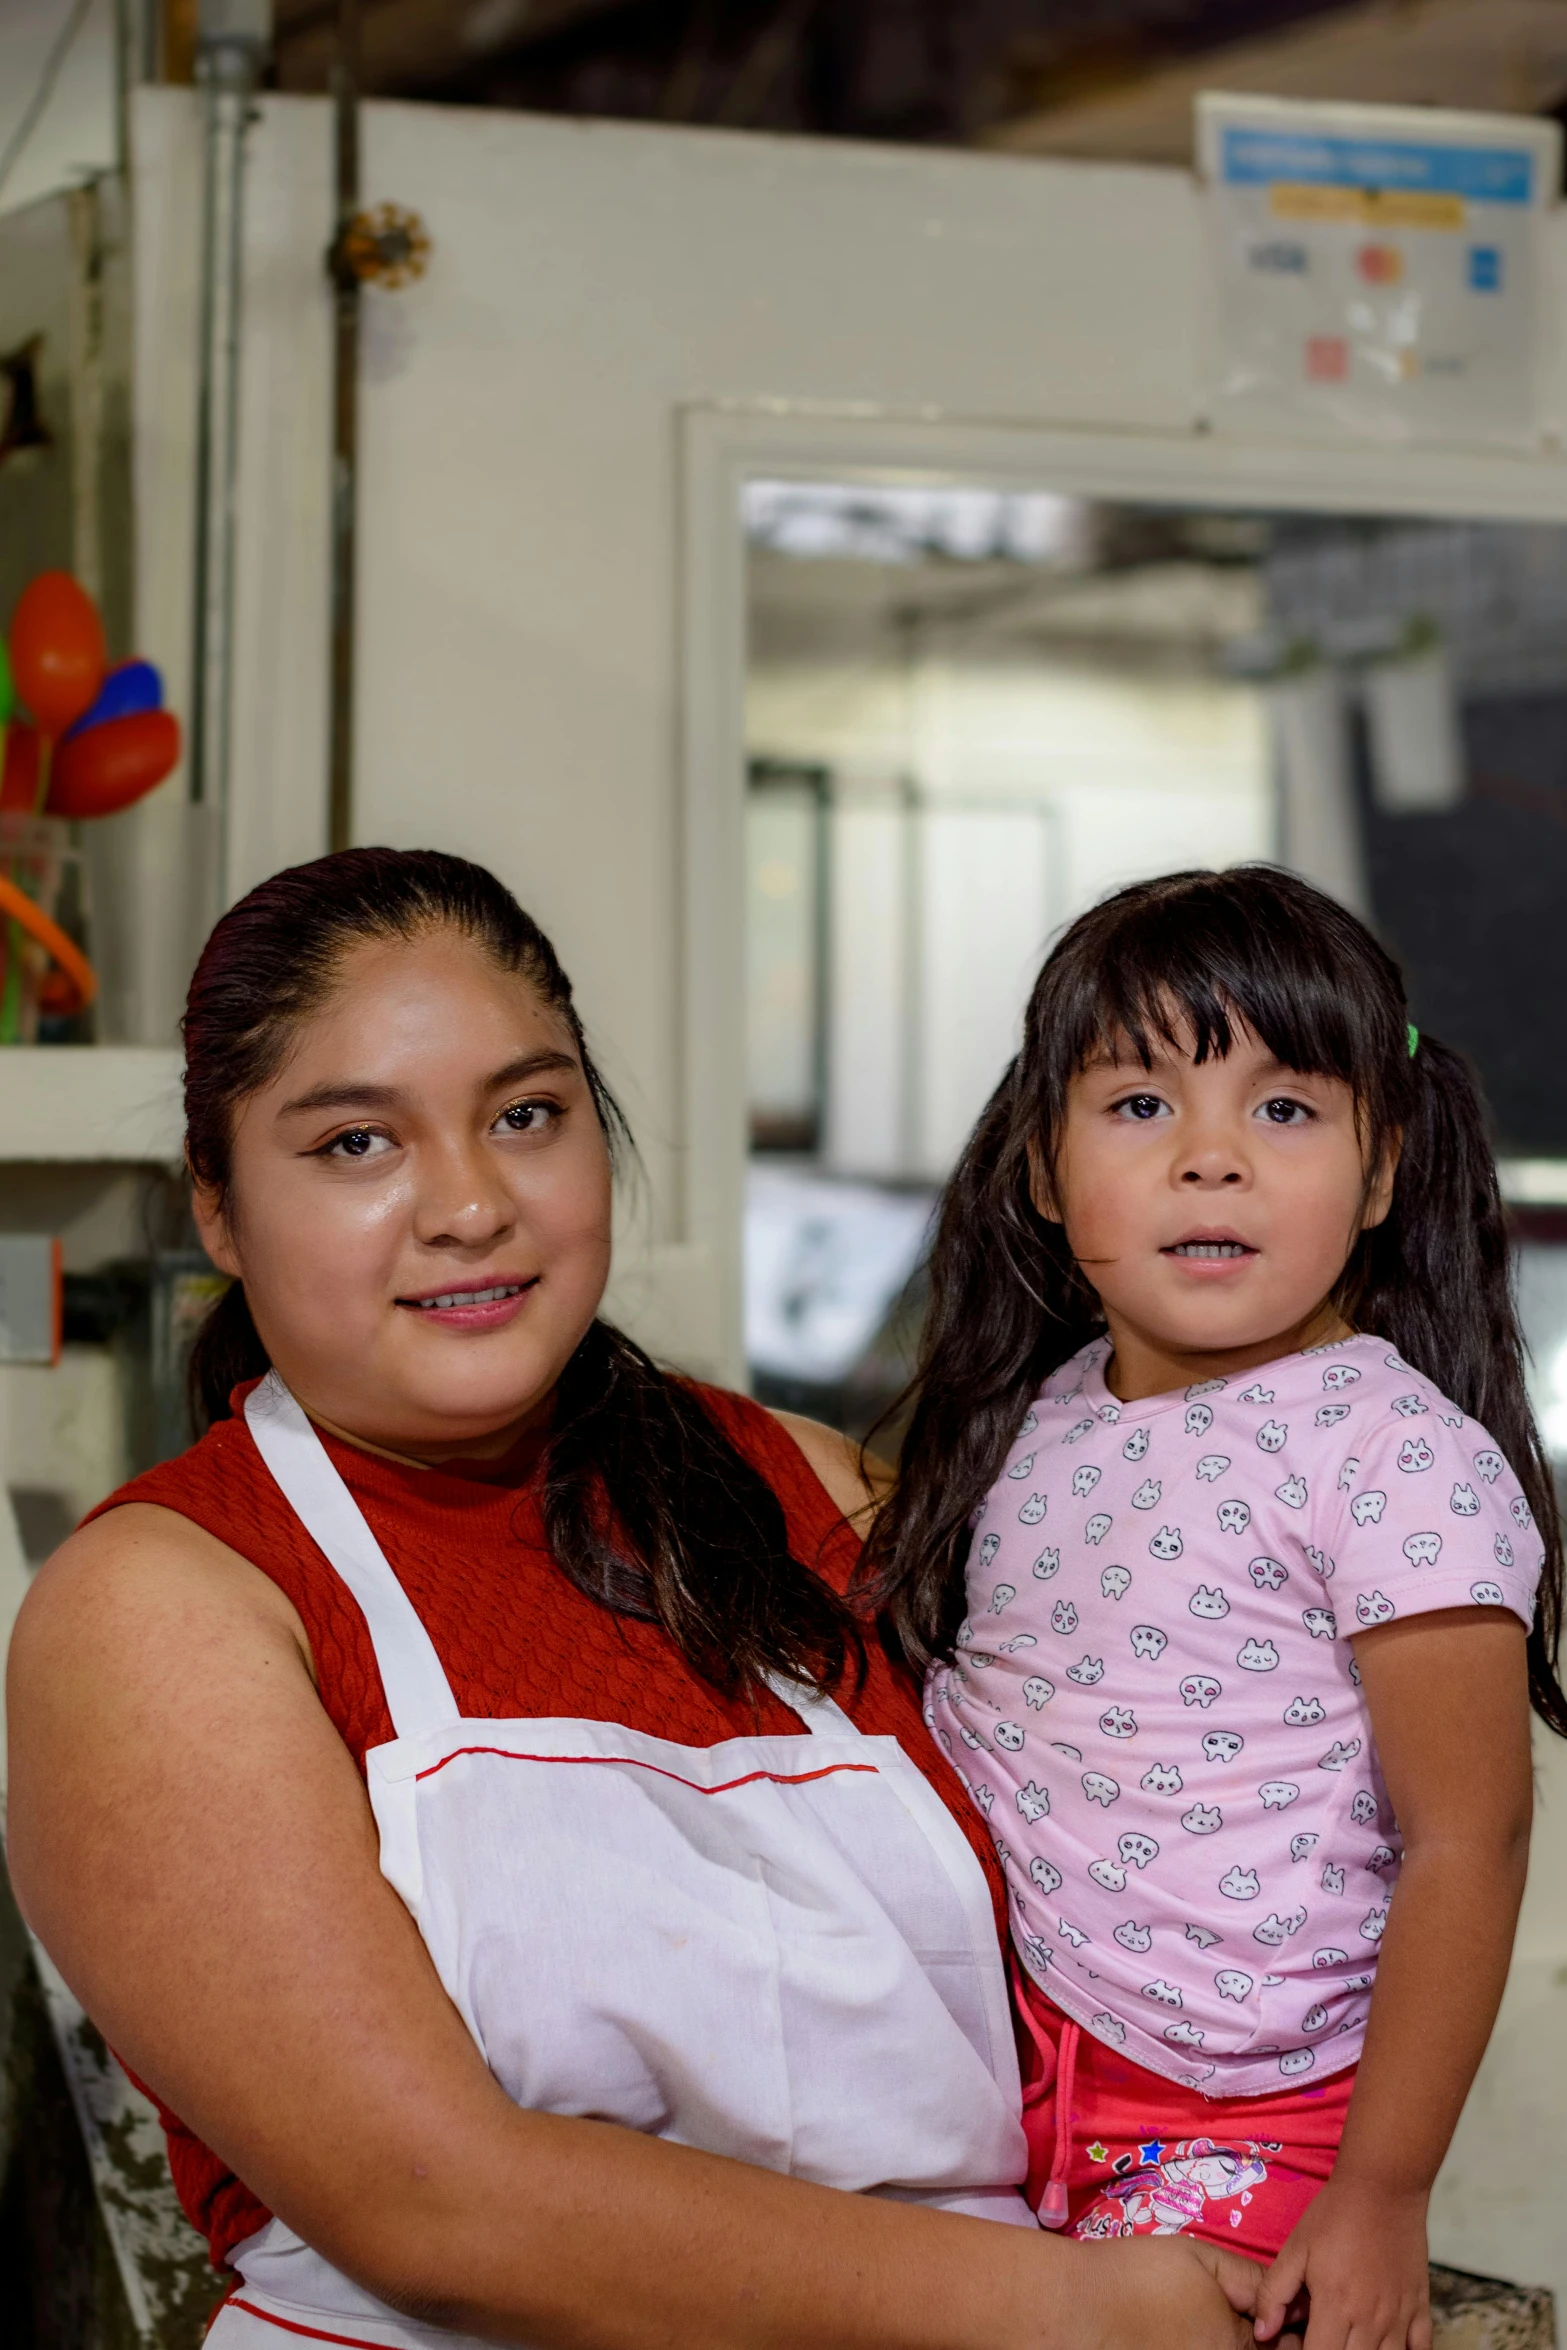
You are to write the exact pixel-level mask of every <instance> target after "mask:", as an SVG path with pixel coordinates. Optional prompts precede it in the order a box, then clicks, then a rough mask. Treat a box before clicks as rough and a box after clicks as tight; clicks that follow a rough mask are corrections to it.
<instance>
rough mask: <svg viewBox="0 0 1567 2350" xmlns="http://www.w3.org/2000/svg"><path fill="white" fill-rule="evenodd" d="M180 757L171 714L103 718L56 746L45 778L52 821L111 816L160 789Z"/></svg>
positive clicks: (155, 712) (176, 724)
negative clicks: (73, 817) (61, 817)
mask: <svg viewBox="0 0 1567 2350" xmlns="http://www.w3.org/2000/svg"><path fill="white" fill-rule="evenodd" d="M179 755H180V722H179V720H178V719H177V718H176V717H175V715H174V713H173V711H172V710H137V711H135V712H134V713H133V715H132V716H131V717H129V718H106V719H105V720H104V722H103V724H102V725H101V726H89V727H88V729H87V731H86V733H85V734H73V735H72V736H71V738H70V740H69V741H68V742H63V743H61V744H60V745H59V747H58V749H57V750H56V752H55V755H54V766H53V769H52V770H51V772H50V776H49V814H50V815H51V816H113V815H115V814H117V812H118V811H119V810H120V809H121V808H128V807H129V806H130V804H131V802H132V801H133V800H139V799H140V798H141V796H142V794H143V792H149V791H151V790H152V788H153V786H154V784H158V783H161V782H162V781H163V779H164V777H165V776H166V775H167V774H168V773H169V771H170V769H171V768H172V767H173V766H174V764H175V762H176V760H177V759H178V758H179Z"/></svg>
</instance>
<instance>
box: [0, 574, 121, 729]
mask: <svg viewBox="0 0 1567 2350" xmlns="http://www.w3.org/2000/svg"><path fill="white" fill-rule="evenodd" d="M108 667H109V652H108V647H107V646H106V645H105V643H104V641H103V622H102V621H101V620H100V619H99V617H98V607H97V605H96V604H95V603H94V602H93V600H92V598H91V596H90V595H89V594H88V593H87V590H86V589H85V588H84V587H82V586H81V585H80V584H79V583H78V582H77V581H76V580H74V579H73V578H72V577H71V575H70V573H69V572H68V571H41V572H40V573H39V574H38V577H37V578H36V579H35V580H31V581H30V582H29V583H28V585H27V586H26V587H25V588H23V590H22V592H21V595H20V596H19V597H18V598H17V603H16V610H15V612H14V613H13V614H12V616H11V673H12V675H13V677H14V678H15V680H16V690H17V693H18V695H19V696H20V698H21V699H22V700H23V701H24V702H25V703H26V704H27V707H28V709H29V710H30V711H31V712H32V714H33V717H34V718H35V719H36V720H37V722H38V731H39V732H40V734H48V735H62V734H64V732H65V730H66V728H67V727H68V726H73V725H74V724H75V723H76V721H77V719H78V718H80V717H81V715H82V713H83V712H84V711H86V710H90V709H91V708H92V705H93V703H94V702H95V701H96V700H97V699H98V689H99V687H100V686H101V685H102V683H103V681H104V676H105V674H106V672H107V670H108Z"/></svg>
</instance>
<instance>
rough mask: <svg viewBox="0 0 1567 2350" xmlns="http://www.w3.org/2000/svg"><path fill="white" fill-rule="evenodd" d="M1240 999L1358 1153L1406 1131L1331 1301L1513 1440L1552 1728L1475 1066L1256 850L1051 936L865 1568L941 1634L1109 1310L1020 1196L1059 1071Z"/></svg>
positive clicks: (1303, 888)
mask: <svg viewBox="0 0 1567 2350" xmlns="http://www.w3.org/2000/svg"><path fill="white" fill-rule="evenodd" d="M1236 1020H1240V1021H1243V1022H1244V1023H1245V1025H1246V1026H1247V1027H1248V1028H1249V1029H1250V1030H1252V1032H1253V1033H1254V1034H1255V1035H1256V1036H1258V1037H1260V1038H1261V1040H1262V1042H1263V1043H1264V1044H1265V1045H1266V1046H1267V1047H1268V1049H1269V1051H1270V1052H1272V1053H1274V1054H1275V1055H1276V1056H1277V1058H1278V1059H1279V1060H1280V1061H1281V1062H1282V1063H1283V1064H1284V1066H1285V1067H1286V1068H1289V1069H1298V1070H1299V1071H1300V1072H1301V1073H1302V1075H1312V1074H1315V1075H1324V1076H1330V1077H1338V1078H1342V1079H1343V1080H1344V1082H1345V1083H1346V1084H1348V1085H1350V1086H1351V1087H1353V1089H1354V1093H1355V1099H1356V1103H1357V1106H1358V1110H1359V1116H1360V1124H1361V1132H1362V1138H1363V1143H1364V1148H1365V1154H1366V1165H1367V1168H1368V1170H1375V1169H1376V1168H1377V1167H1378V1166H1379V1165H1380V1164H1381V1162H1382V1157H1383V1153H1384V1151H1385V1150H1386V1148H1387V1147H1388V1145H1389V1143H1390V1142H1391V1141H1392V1140H1393V1138H1394V1137H1400V1138H1401V1154H1400V1157H1399V1162H1398V1173H1397V1177H1396V1179H1395V1182H1394V1187H1393V1203H1392V1207H1391V1209H1390V1211H1389V1213H1388V1215H1387V1217H1386V1219H1385V1220H1384V1221H1383V1222H1382V1223H1381V1224H1378V1225H1376V1226H1374V1227H1373V1228H1372V1229H1371V1230H1370V1231H1368V1232H1365V1233H1363V1234H1362V1235H1361V1237H1360V1239H1359V1240H1358V1241H1357V1242H1356V1245H1355V1248H1354V1250H1353V1252H1352V1254H1351V1256H1350V1259H1349V1262H1348V1264H1347V1265H1346V1266H1345V1268H1344V1272H1343V1275H1342V1277H1341V1279H1340V1281H1339V1284H1338V1288H1337V1291H1336V1292H1335V1302H1336V1303H1337V1305H1338V1306H1339V1309H1340V1311H1341V1312H1342V1314H1343V1315H1344V1317H1345V1319H1346V1320H1347V1321H1348V1322H1349V1323H1351V1324H1352V1325H1353V1326H1354V1327H1355V1328H1357V1329H1361V1330H1367V1331H1372V1332H1375V1334H1376V1335H1377V1336H1378V1337H1381V1338H1386V1339H1389V1340H1391V1341H1392V1343H1393V1345H1394V1346H1395V1347H1396V1348H1397V1350H1398V1352H1399V1354H1400V1355H1402V1356H1403V1358H1404V1360H1405V1361H1406V1362H1407V1363H1409V1364H1410V1365H1411V1366H1412V1367H1413V1368H1414V1369H1416V1370H1418V1371H1421V1372H1424V1373H1425V1375H1426V1376H1427V1377H1428V1378H1429V1379H1431V1380H1433V1381H1434V1382H1435V1384H1436V1385H1437V1386H1438V1387H1440V1388H1441V1389H1442V1391H1443V1393H1444V1394H1445V1395H1447V1396H1448V1397H1450V1398H1451V1400H1452V1401H1453V1402H1454V1403H1455V1404H1457V1405H1458V1406H1459V1408H1460V1410H1462V1411H1464V1412H1467V1413H1468V1414H1469V1415H1470V1417H1471V1418H1473V1419H1476V1420H1478V1421H1480V1422H1481V1424H1482V1425H1483V1426H1484V1427H1485V1428H1486V1429H1487V1430H1488V1431H1489V1433H1490V1435H1491V1436H1492V1437H1493V1438H1494V1439H1495V1441H1496V1443H1497V1444H1498V1445H1499V1446H1500V1447H1501V1450H1502V1451H1503V1452H1504V1453H1505V1454H1506V1456H1507V1459H1508V1460H1509V1462H1510V1463H1511V1465H1512V1468H1513V1472H1514V1474H1515V1475H1516V1477H1517V1479H1518V1482H1519V1484H1520V1485H1521V1486H1522V1487H1523V1490H1524V1493H1525V1495H1526V1496H1527V1499H1528V1502H1529V1507H1530V1509H1531V1510H1532V1512H1533V1514H1534V1519H1535V1524H1536V1526H1537V1527H1538V1529H1539V1533H1540V1538H1541V1541H1542V1543H1543V1544H1544V1548H1545V1568H1544V1573H1543V1575H1542V1577H1541V1581H1540V1594H1539V1604H1538V1610H1537V1613H1536V1616H1535V1621H1534V1626H1533V1629H1532V1630H1531V1632H1530V1634H1529V1693H1530V1698H1531V1701H1532V1703H1533V1705H1534V1708H1535V1711H1536V1712H1537V1713H1538V1714H1539V1715H1540V1717H1541V1719H1542V1720H1543V1721H1545V1722H1548V1723H1549V1724H1550V1726H1551V1728H1552V1729H1553V1730H1556V1731H1559V1732H1560V1733H1561V1734H1562V1735H1564V1736H1567V1695H1564V1694H1563V1691H1562V1688H1561V1685H1560V1683H1559V1681H1558V1679H1557V1673H1556V1650H1557V1639H1558V1635H1559V1631H1560V1625H1561V1613H1562V1535H1561V1525H1560V1520H1559V1518H1558V1514H1557V1505H1556V1495H1555V1490H1554V1487H1553V1484H1552V1479H1551V1472H1550V1469H1549V1466H1548V1464H1547V1462H1546V1458H1545V1454H1544V1452H1543V1450H1542V1448H1541V1444H1540V1439H1539V1435H1538V1433H1537V1431H1536V1429H1535V1425H1534V1420H1533V1417H1532V1416H1531V1413H1530V1410H1529V1401H1528V1396H1527V1393H1526V1390H1525V1386H1524V1370H1523V1342H1522V1338H1521V1335H1520V1332H1519V1328H1518V1319H1517V1315H1516V1313H1515V1311H1514V1306H1513V1297H1512V1287H1511V1280H1510V1268H1509V1253H1508V1243H1507V1228H1506V1223H1505V1220H1504V1217H1503V1212H1502V1202H1501V1195H1500V1193H1499V1191H1498V1189H1497V1181H1496V1166H1495V1162H1494V1160H1493V1158H1492V1155H1491V1146H1490V1141H1489V1138H1488V1134H1487V1121H1486V1112H1485V1105H1484V1102H1483V1101H1482V1098H1481V1095H1480V1090H1479V1087H1478V1085H1477V1083H1476V1081H1475V1078H1474V1075H1473V1073H1472V1071H1471V1070H1470V1068H1469V1065H1468V1063H1467V1062H1466V1061H1464V1060H1463V1059H1462V1058H1461V1057H1460V1055H1459V1054H1457V1053H1456V1052H1453V1051H1451V1050H1450V1049H1449V1048H1448V1047H1447V1046H1446V1045H1443V1044H1438V1043H1437V1042H1436V1040H1435V1039H1434V1038H1432V1037H1429V1036H1425V1035H1422V1036H1421V1037H1420V1039H1419V1044H1418V1049H1417V1050H1416V1051H1415V1052H1414V1053H1413V1055H1411V1052H1410V1028H1409V1007H1408V1005H1407V1003H1406V1002H1405V1000H1404V986H1403V981H1402V979H1401V978H1400V976H1399V971H1398V966H1397V965H1396V964H1395V963H1394V961H1393V959H1392V957H1391V956H1390V955H1388V954H1387V953H1385V952H1384V950H1383V949H1382V948H1381V947H1380V946H1379V945H1378V944H1377V942H1376V940H1375V939H1374V938H1373V937H1372V935H1371V933H1370V931H1369V930H1367V928H1366V927H1365V925H1364V923H1362V922H1359V921H1357V920H1356V918H1355V917H1354V915H1353V914H1350V913H1348V912H1346V911H1345V909H1344V908H1343V907H1342V906H1340V905H1338V904H1337V903H1335V901H1334V900H1333V899H1332V898H1330V897H1327V896H1325V895H1324V893H1323V892H1322V891H1321V890H1318V889H1313V888H1312V886H1311V885H1310V883H1309V882H1305V881H1301V880H1299V879H1298V878H1297V877H1296V876H1295V875H1293V874H1289V873H1284V872H1280V871H1277V870H1276V869H1275V868H1273V867H1271V866H1267V865H1241V866H1233V867H1231V868H1230V869H1229V871H1227V872H1224V873H1206V872H1198V873H1176V874H1171V875H1168V876H1167V877H1165V878H1164V879H1162V880H1158V881H1145V882H1138V883H1136V884H1135V885H1134V886H1133V887H1132V888H1130V889H1123V890H1120V891H1118V892H1117V893H1116V894H1115V896H1113V897H1111V898H1108V899H1106V901H1105V902H1104V904H1103V905H1100V906H1096V907H1095V908H1094V909H1093V910H1092V912H1090V913H1087V914H1084V915H1083V916H1082V917H1081V919H1080V920H1078V921H1076V922H1074V923H1073V924H1072V926H1071V928H1070V929H1069V930H1068V931H1067V932H1066V934H1065V936H1064V937H1063V938H1062V939H1061V940H1060V942H1059V943H1058V944H1057V946H1056V947H1055V949H1054V950H1053V952H1052V953H1051V955H1050V956H1049V958H1048V960H1047V961H1046V963H1045V966H1044V969H1043V970H1042V971H1041V972H1040V975H1039V978H1038V980H1037V981H1036V983H1035V986H1034V992H1033V994H1032V996H1031V997H1030V999H1029V1005H1028V1010H1027V1013H1026V1014H1025V1016H1024V1024H1023V1049H1022V1051H1021V1052H1020V1053H1019V1054H1018V1056H1017V1059H1016V1060H1015V1061H1014V1062H1013V1063H1012V1065H1011V1067H1010V1068H1009V1069H1008V1070H1007V1072H1006V1075H1005V1076H1004V1077H1003V1078H1002V1080H1001V1083H1000V1084H999V1085H998V1086H997V1088H996V1091H995V1093H994V1094H993V1095H992V1096H991V1099H990V1102H989V1104H988V1106H987V1107H986V1109H985V1111H984V1114H983V1116H982V1117H981V1118H980V1121H979V1124H978V1126H977V1127H976V1128H975V1130H974V1133H973V1135H972V1136H971V1137H970V1140H969V1143H968V1146H967V1148H966V1149H965V1151H964V1153H963V1156H962V1158H961V1159H960V1160H959V1161H958V1165H957V1168H956V1170H955V1172H954V1173H953V1176H952V1178H951V1180H950V1182H949V1183H948V1185H947V1188H946V1191H945V1193H944V1195H943V1198H942V1202H941V1207H940V1211H939V1215H938V1219H937V1228H936V1238H935V1244H934V1248H933V1251H932V1255H931V1259H930V1292H931V1294H930V1310H929V1316H928V1319H927V1322H926V1327H925V1333H924V1338H923V1341H922V1345H921V1350H920V1360H919V1367H918V1370H917V1373H916V1376H915V1379H914V1381H913V1383H912V1385H911V1388H910V1390H909V1394H910V1396H911V1397H912V1399H913V1403H914V1409H913V1414H912V1418H911V1419H910V1422H909V1426H908V1432H907V1435H906V1436H905V1438H904V1442H903V1450H902V1468H901V1471H900V1473H899V1477H898V1482H897V1485H896V1487H895V1489H894V1491H893V1494H892V1496H891V1497H890V1499H889V1500H888V1502H887V1503H886V1505H885V1506H884V1508H883V1510H882V1511H881V1514H880V1516H879V1518H878V1520H877V1523H876V1526H875V1528H874V1530H873V1533H872V1535H871V1538H870V1541H869V1543H868V1545H867V1548H866V1553H865V1558H864V1561H863V1563H862V1569H861V1574H862V1580H863V1584H864V1587H865V1589H866V1591H867V1593H868V1594H870V1595H872V1596H874V1598H875V1599H876V1600H877V1601H879V1602H880V1603H881V1604H882V1605H883V1606H884V1607H885V1608H886V1610H887V1613H888V1617H889V1620H890V1625H891V1629H892V1632H893V1635H894V1636H895V1638H896V1640H897V1642H898V1644H899V1645H900V1646H901V1648H902V1650H903V1653H904V1655H905V1656H906V1657H907V1659H908V1660H909V1662H910V1663H911V1664H914V1665H924V1664H926V1663H928V1662H929V1661H930V1659H931V1658H932V1657H936V1656H950V1655H951V1654H952V1652H953V1646H954V1642H955V1639H956V1635H957V1631H958V1627H959V1626H960V1624H961V1623H962V1620H963V1616H964V1612H965V1600H964V1570H965V1566H966V1563H967V1559H968V1551H969V1543H970V1539H971V1535H970V1527H969V1517H970V1513H971V1512H972V1511H973V1510H975V1509H976V1507H977V1505H978V1504H979V1503H980V1502H981V1501H982V1500H983V1499H984V1497H985V1495H986V1494H987V1493H988V1492H989V1490H990V1487H991V1486H992V1484H993V1483H994V1482H995V1480H996V1478H997V1477H998V1476H999V1475H1000V1473H1001V1464H1002V1462H1003V1460H1004V1459H1005V1456H1006V1453H1007V1449H1008V1447H1009V1446H1010V1445H1011V1443H1012V1440H1013V1438H1014V1437H1015V1436H1016V1434H1017V1430H1018V1426H1019V1423H1020V1422H1021V1420H1022V1418H1023V1415H1024V1413H1025V1411H1026V1410H1027V1408H1028V1405H1029V1404H1030V1403H1031V1402H1032V1400H1033V1398H1034V1397H1035V1396H1036V1395H1037V1394H1038V1392H1039V1390H1040V1388H1041V1386H1042V1385H1043V1384H1044V1381H1045V1379H1046V1378H1047V1377H1048V1376H1049V1374H1050V1373H1051V1372H1052V1371H1054V1370H1056V1369H1057V1368H1058V1367H1059V1366H1060V1365H1061V1364H1062V1363H1064V1362H1066V1361H1067V1360H1068V1358H1069V1357H1070V1356H1072V1355H1074V1354H1075V1353H1076V1352H1077V1350H1078V1348H1079V1347H1081V1346H1084V1345H1086V1344H1087V1342H1088V1340H1089V1339H1090V1338H1092V1337H1093V1336H1094V1335H1095V1334H1096V1333H1097V1332H1099V1331H1102V1330H1103V1328H1104V1326H1105V1325H1104V1315H1103V1313H1102V1311H1101V1309H1100V1305H1099V1300H1098V1297H1097V1296H1096V1294H1095V1292H1094V1290H1093V1289H1092V1287H1091V1286H1090V1284H1089V1283H1088V1281H1087V1280H1086V1278H1085V1277H1084V1275H1083V1274H1082V1272H1081V1271H1080V1270H1079V1268H1078V1266H1077V1264H1076V1263H1075V1262H1074V1260H1073V1258H1072V1256H1071V1253H1070V1251H1069V1250H1068V1248H1067V1244H1066V1239H1065V1235H1064V1233H1063V1231H1062V1228H1061V1226H1060V1225H1059V1224H1057V1223H1053V1222H1051V1221H1050V1220H1049V1219H1047V1218H1046V1217H1044V1216H1041V1215H1040V1214H1039V1213H1038V1211H1037V1210H1036V1209H1035V1207H1034V1205H1033V1202H1032V1200H1031V1198H1030V1180H1029V1179H1030V1162H1029V1153H1030V1149H1031V1148H1032V1150H1033V1152H1034V1153H1035V1155H1036V1157H1037V1159H1038V1161H1039V1163H1040V1166H1041V1169H1042V1171H1045V1172H1048V1171H1050V1170H1051V1169H1053V1167H1054V1164H1055V1160H1056V1155H1057V1152H1058V1149H1059V1140H1060V1135H1061V1129H1062V1121H1063V1118H1064V1115H1065V1110H1066V1100H1067V1089H1068V1087H1069V1085H1070V1083H1071V1081H1072V1078H1073V1077H1074V1076H1075V1075H1076V1074H1077V1072H1078V1071H1079V1070H1081V1069H1082V1068H1083V1067H1084V1066H1085V1065H1086V1064H1087V1062H1088V1061H1089V1060H1090V1059H1091V1058H1092V1056H1093V1055H1094V1054H1095V1053H1096V1052H1097V1051H1099V1050H1100V1049H1102V1048H1103V1047H1105V1046H1106V1045H1114V1044H1115V1043H1117V1042H1118V1041H1120V1040H1123V1039H1124V1040H1128V1041H1129V1042H1130V1043H1131V1046H1132V1048H1133V1050H1134V1051H1135V1052H1136V1054H1137V1055H1138V1056H1139V1058H1140V1059H1141V1060H1142V1062H1143V1065H1144V1067H1148V1066H1149V1065H1150V1064H1151V1053H1152V1045H1153V1041H1154V1040H1155V1039H1163V1040H1164V1041H1165V1042H1166V1043H1171V1044H1175V1043H1177V1042H1182V1041H1190V1043H1191V1046H1192V1049H1193V1052H1194V1055H1195V1058H1196V1059H1197V1060H1198V1061H1202V1060H1205V1059H1206V1058H1207V1057H1208V1056H1209V1055H1210V1054H1217V1055H1220V1056H1222V1055H1224V1054H1226V1053H1227V1052H1228V1051H1229V1049H1230V1043H1231V1038H1232V1034H1233V1026H1232V1024H1233V1022H1234V1021H1236ZM1371 1179H1372V1178H1371V1174H1370V1173H1369V1172H1368V1177H1367V1181H1368V1184H1369V1182H1370V1181H1371Z"/></svg>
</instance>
